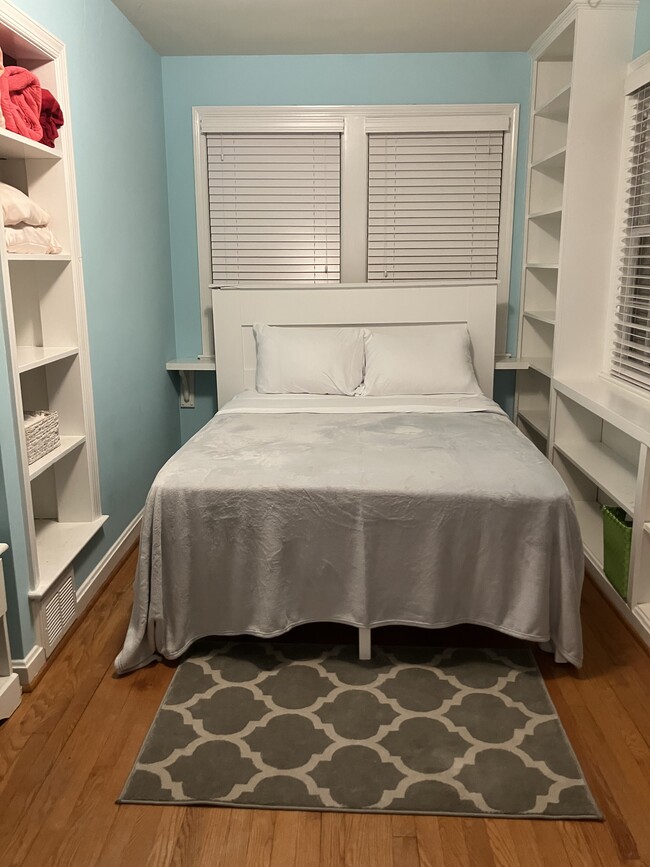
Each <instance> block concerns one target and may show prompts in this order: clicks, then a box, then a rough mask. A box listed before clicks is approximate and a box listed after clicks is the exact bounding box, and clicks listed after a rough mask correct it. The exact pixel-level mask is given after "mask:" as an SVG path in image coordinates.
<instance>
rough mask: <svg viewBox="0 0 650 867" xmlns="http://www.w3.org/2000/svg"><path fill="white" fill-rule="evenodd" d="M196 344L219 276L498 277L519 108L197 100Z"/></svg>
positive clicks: (331, 279) (208, 339)
mask: <svg viewBox="0 0 650 867" xmlns="http://www.w3.org/2000/svg"><path fill="white" fill-rule="evenodd" d="M194 131H195V134H194V152H195V178H196V201H197V225H198V239H199V279H200V291H201V302H202V312H203V319H202V328H203V353H204V354H205V355H207V356H209V355H211V354H212V353H213V345H212V326H211V295H210V291H211V289H212V288H213V287H215V286H224V285H244V286H245V285H249V286H250V285H265V284H268V285H271V286H273V285H278V284H283V283H294V284H309V283H312V284H313V283H338V282H343V283H364V282H366V281H372V282H382V281H387V282H393V281H409V282H417V281H422V282H444V283H447V284H449V283H451V284H453V282H454V281H457V282H467V281H476V280H479V281H480V280H485V281H494V280H498V281H499V310H498V322H497V351H500V352H503V351H504V350H505V331H506V317H507V306H508V295H509V285H510V279H509V278H510V255H511V239H512V211H513V199H514V173H515V153H516V141H517V106H514V105H463V106H426V105H422V106H336V107H313V108H311V107H307V108H304V107H303V108H290V107H285V108H263V107H256V108H235V109H233V108H196V109H194Z"/></svg>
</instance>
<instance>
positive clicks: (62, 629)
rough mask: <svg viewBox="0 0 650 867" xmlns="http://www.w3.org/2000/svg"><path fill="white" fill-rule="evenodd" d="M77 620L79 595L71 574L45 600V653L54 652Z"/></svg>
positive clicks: (42, 609)
mask: <svg viewBox="0 0 650 867" xmlns="http://www.w3.org/2000/svg"><path fill="white" fill-rule="evenodd" d="M76 618H77V594H76V593H75V589H74V573H73V572H70V573H69V574H68V575H66V577H65V578H64V579H63V580H62V582H61V583H60V584H59V585H58V587H57V589H56V590H55V591H54V592H53V593H51V594H50V595H49V596H46V597H45V599H43V602H42V606H41V623H42V627H43V628H42V632H43V641H44V646H45V653H46V654H47V656H49V655H50V653H51V652H52V651H53V650H54V648H55V647H56V645H57V644H58V643H59V641H60V640H61V638H63V636H64V635H65V633H66V632H67V630H68V628H69V627H70V625H71V624H72V623H73V622H74V621H75V620H76Z"/></svg>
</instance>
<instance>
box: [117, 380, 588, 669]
mask: <svg viewBox="0 0 650 867" xmlns="http://www.w3.org/2000/svg"><path fill="white" fill-rule="evenodd" d="M583 574H584V563H583V554H582V543H581V539H580V531H579V528H578V523H577V520H576V515H575V511H574V508H573V504H572V501H571V498H570V496H569V493H568V491H567V489H566V486H565V485H564V483H563V481H562V479H561V478H560V477H559V475H558V474H557V472H556V471H555V469H554V468H553V467H552V466H551V464H550V463H549V462H548V461H547V460H546V458H545V457H544V456H543V455H542V454H541V453H540V452H539V451H538V450H537V449H536V448H535V447H534V446H533V445H532V443H530V442H529V441H528V440H527V439H526V438H525V437H524V436H523V434H521V433H520V431H518V430H517V428H516V427H515V426H514V425H513V424H512V423H511V422H510V420H509V419H508V418H507V417H506V416H505V414H504V413H503V412H502V411H501V410H500V409H499V407H498V406H497V405H496V404H495V403H494V402H493V401H491V400H489V399H488V398H486V397H484V396H482V395H478V396H476V395H436V396H427V397H418V396H415V397H414V396H405V397H398V398H372V397H371V398H368V397H366V398H358V397H327V396H314V395H307V396H305V395H283V396H272V395H259V394H257V393H254V392H252V393H251V392H246V393H243V394H242V395H239V396H238V397H236V398H235V399H234V400H233V401H231V402H230V403H229V404H227V405H226V406H225V407H224V408H223V409H222V410H220V411H219V412H218V413H217V414H216V416H215V417H214V418H213V419H212V420H211V421H210V422H209V423H208V424H207V425H206V426H205V427H204V428H203V429H202V430H200V431H199V432H198V433H197V434H196V435H195V436H194V437H193V438H192V439H191V440H190V441H189V442H188V443H186V444H185V445H184V446H183V447H182V448H181V449H180V450H179V451H178V452H177V453H176V454H175V455H174V456H173V457H172V458H171V459H170V460H169V461H168V462H167V464H166V465H165V466H164V467H163V468H162V470H161V471H160V473H159V474H158V476H157V477H156V479H155V481H154V484H153V486H152V488H151V491H150V493H149V496H148V498H147V502H146V507H145V512H144V519H143V526H142V535H141V544H140V553H139V560H138V567H137V574H136V579H135V583H134V602H133V611H132V616H131V621H130V624H129V628H128V632H127V636H126V639H125V642H124V647H123V649H122V651H121V653H120V654H119V656H118V657H117V659H116V662H115V666H116V669H117V671H118V672H120V673H124V672H127V671H130V670H132V669H134V668H137V667H139V666H142V665H144V664H146V663H148V662H150V661H151V660H153V659H156V658H160V657H164V658H166V659H174V658H176V657H178V656H180V655H181V654H182V653H183V652H184V651H185V650H186V649H187V648H188V647H189V646H190V645H191V644H192V643H193V642H194V641H196V640H197V639H199V638H202V637H205V636H210V635H238V634H250V635H256V636H275V635H279V634H281V633H283V632H285V631H287V630H289V629H291V628H292V627H293V626H296V625H298V624H303V623H310V622H323V621H328V622H338V623H346V624H350V625H352V626H357V627H366V628H372V627H376V626H380V625H386V624H405V625H414V626H421V627H430V628H436V627H446V626H450V625H454V624H459V623H472V624H480V625H482V626H488V627H492V628H494V629H497V630H500V631H501V632H504V633H506V634H508V635H513V636H517V637H520V638H523V639H528V640H530V641H534V642H538V643H540V644H541V645H542V646H543V647H545V648H546V649H548V650H551V651H552V652H553V653H554V654H555V658H556V659H558V660H561V661H567V662H571V663H573V664H574V665H576V666H579V665H580V664H581V662H582V637H581V626H580V613H579V606H580V594H581V588H582V581H583Z"/></svg>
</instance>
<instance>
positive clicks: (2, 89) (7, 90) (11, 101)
mask: <svg viewBox="0 0 650 867" xmlns="http://www.w3.org/2000/svg"><path fill="white" fill-rule="evenodd" d="M41 100H42V96H41V84H40V82H39V80H38V78H37V77H36V76H35V75H34V73H33V72H30V71H29V70H28V69H23V68H22V66H7V67H5V71H4V74H3V75H1V76H0V108H1V109H2V114H3V115H4V119H5V123H6V126H7V129H8V130H11V132H17V133H18V134H19V135H24V136H25V137H26V138H29V139H32V140H33V141H40V140H41V139H42V138H43V128H42V126H41V123H40V117H41Z"/></svg>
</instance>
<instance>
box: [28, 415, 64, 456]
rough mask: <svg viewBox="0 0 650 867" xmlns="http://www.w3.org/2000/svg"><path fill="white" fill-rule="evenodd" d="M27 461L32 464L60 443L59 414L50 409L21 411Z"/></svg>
mask: <svg viewBox="0 0 650 867" xmlns="http://www.w3.org/2000/svg"><path fill="white" fill-rule="evenodd" d="M23 422H24V425H25V440H26V442H27V463H28V464H33V463H34V462H35V461H38V460H40V458H42V457H45V455H46V454H48V452H51V451H53V450H54V449H55V448H57V447H58V446H59V445H60V443H61V437H60V436H59V414H58V413H56V412H52V411H50V410H42V411H38V412H26V413H23Z"/></svg>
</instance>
